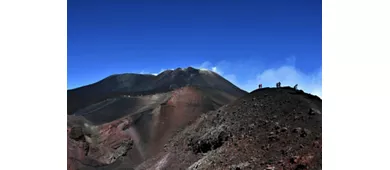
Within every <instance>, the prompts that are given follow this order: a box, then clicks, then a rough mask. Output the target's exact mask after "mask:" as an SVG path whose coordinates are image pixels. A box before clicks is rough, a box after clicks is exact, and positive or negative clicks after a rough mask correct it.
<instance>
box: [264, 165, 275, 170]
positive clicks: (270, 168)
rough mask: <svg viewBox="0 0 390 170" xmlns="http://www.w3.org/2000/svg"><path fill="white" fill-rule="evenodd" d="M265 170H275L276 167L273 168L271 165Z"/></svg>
mask: <svg viewBox="0 0 390 170" xmlns="http://www.w3.org/2000/svg"><path fill="white" fill-rule="evenodd" d="M265 170H275V167H274V166H271V165H267V167H266V168H265Z"/></svg>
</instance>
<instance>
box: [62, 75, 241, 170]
mask: <svg viewBox="0 0 390 170" xmlns="http://www.w3.org/2000/svg"><path fill="white" fill-rule="evenodd" d="M191 76H192V77H191ZM151 82H152V83H151ZM173 86H174V87H173ZM245 94H247V93H246V92H245V91H242V90H240V89H239V88H237V87H235V86H234V85H233V84H231V83H230V82H228V81H227V80H225V79H223V78H222V77H220V76H219V75H217V74H215V73H213V72H210V71H200V70H196V69H192V68H187V69H176V70H174V71H165V72H163V73H161V74H160V75H158V76H149V75H146V76H144V75H135V74H125V75H115V76H110V77H108V78H106V79H104V80H102V81H99V82H98V83H95V84H92V85H89V86H85V87H82V88H79V89H75V90H70V91H68V102H69V101H72V102H70V103H68V105H70V106H68V107H71V108H73V109H74V111H71V113H72V115H68V164H69V167H68V169H77V168H79V169H80V168H81V169H113V168H115V167H116V166H120V167H123V166H125V167H135V166H136V165H138V164H139V163H141V162H142V161H143V160H145V159H147V158H149V157H151V156H154V155H155V154H156V153H158V152H160V151H161V149H162V148H163V146H164V144H166V143H167V142H168V140H169V139H170V137H171V136H172V135H173V134H174V133H175V132H176V131H177V130H179V129H181V128H184V127H186V126H187V125H188V124H190V123H191V122H192V121H194V120H195V119H197V118H198V117H199V116H200V115H201V114H203V113H206V112H208V111H210V110H215V109H217V108H219V107H220V106H223V105H225V104H228V103H230V102H233V101H234V100H235V99H237V98H238V97H241V96H243V95H245ZM69 96H70V97H69ZM76 108H77V109H76ZM72 134H73V135H72ZM75 134H76V135H75Z"/></svg>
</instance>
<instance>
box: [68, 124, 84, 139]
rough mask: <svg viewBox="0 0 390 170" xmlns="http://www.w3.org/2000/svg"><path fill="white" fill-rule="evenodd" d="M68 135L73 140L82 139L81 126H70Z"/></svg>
mask: <svg viewBox="0 0 390 170" xmlns="http://www.w3.org/2000/svg"><path fill="white" fill-rule="evenodd" d="M69 137H70V138H71V139H74V140H82V139H83V137H84V134H83V128H82V127H80V126H76V127H72V128H71V130H70V134H69Z"/></svg>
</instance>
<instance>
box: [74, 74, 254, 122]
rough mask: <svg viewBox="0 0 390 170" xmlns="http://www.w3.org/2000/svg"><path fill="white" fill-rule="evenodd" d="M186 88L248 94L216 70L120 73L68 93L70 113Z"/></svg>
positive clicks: (234, 94)
mask: <svg viewBox="0 0 390 170" xmlns="http://www.w3.org/2000/svg"><path fill="white" fill-rule="evenodd" d="M185 86H196V87H202V88H209V89H218V90H220V91H222V92H225V93H228V94H230V95H233V96H238V97H239V96H242V95H243V94H246V93H247V92H245V91H243V90H241V89H240V88H238V87H236V86H234V85H233V84H232V83H230V82H229V81H227V80H226V79H224V78H223V77H221V76H220V75H218V74H216V73H214V72H212V71H205V70H199V69H194V68H192V67H188V68H185V69H182V68H177V69H175V70H167V71H164V72H162V73H160V74H159V75H157V76H154V75H143V74H132V73H129V74H117V75H112V76H109V77H107V78H105V79H103V80H101V81H99V82H96V83H94V84H90V85H87V86H83V87H80V88H76V89H72V90H68V94H67V96H68V114H74V113H75V112H77V111H78V110H79V109H82V108H84V107H87V106H89V105H91V104H94V103H97V102H99V101H103V100H105V99H107V98H112V97H114V96H119V95H132V96H134V95H150V94H156V93H166V92H169V91H172V90H173V89H177V88H181V87H185Z"/></svg>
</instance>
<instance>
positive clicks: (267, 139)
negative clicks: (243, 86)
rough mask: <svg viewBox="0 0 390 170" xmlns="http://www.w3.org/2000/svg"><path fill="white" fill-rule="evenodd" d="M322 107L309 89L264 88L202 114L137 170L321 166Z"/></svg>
mask: <svg viewBox="0 0 390 170" xmlns="http://www.w3.org/2000/svg"><path fill="white" fill-rule="evenodd" d="M321 109H322V101H321V99H320V98H318V97H317V96H312V95H310V94H306V93H304V92H303V91H297V90H294V89H292V88H279V89H276V88H264V89H259V90H256V91H254V92H252V93H250V94H249V95H246V96H244V97H242V98H240V99H238V100H236V101H235V102H233V103H231V104H228V105H226V106H223V107H221V108H220V109H218V110H217V111H210V112H208V113H206V114H203V115H201V116H200V118H198V119H197V120H196V121H195V122H194V123H192V124H191V125H190V126H188V127H187V128H185V129H184V130H182V131H181V132H179V133H177V134H176V135H175V136H174V137H173V138H172V139H171V140H170V141H169V143H168V144H167V145H166V147H165V148H164V150H163V151H161V152H159V153H158V154H156V155H155V156H154V157H152V158H150V159H148V160H146V161H144V162H143V163H142V164H140V165H139V166H138V167H137V168H136V169H137V170H144V169H150V170H153V169H165V170H171V169H172V170H173V169H189V170H195V169H219V170H226V169H240V170H242V169H259V170H263V169H266V170H286V169H291V170H303V169H308V170H309V169H310V170H312V169H313V170H316V169H321V167H322V163H321V161H322V142H321V139H322V117H321Z"/></svg>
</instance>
